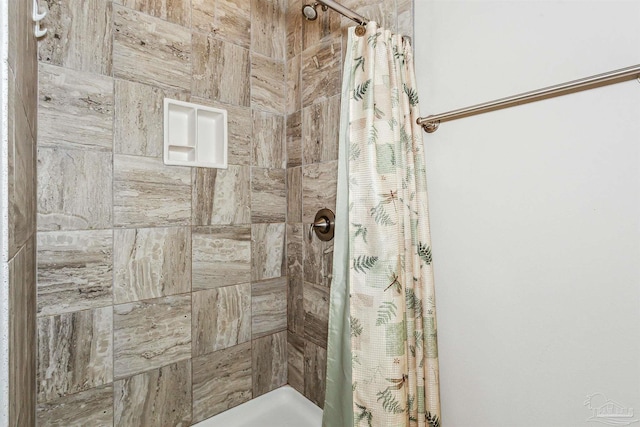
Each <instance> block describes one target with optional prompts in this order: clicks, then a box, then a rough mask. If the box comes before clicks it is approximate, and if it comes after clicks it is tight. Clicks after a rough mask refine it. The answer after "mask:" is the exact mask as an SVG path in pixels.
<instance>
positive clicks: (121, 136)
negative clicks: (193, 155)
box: [113, 79, 187, 157]
mask: <svg viewBox="0 0 640 427" xmlns="http://www.w3.org/2000/svg"><path fill="white" fill-rule="evenodd" d="M165 97H167V98H172V99H179V100H182V101H186V100H187V99H186V98H187V97H186V95H185V94H182V93H178V92H173V91H165V90H162V89H160V88H158V87H154V86H148V85H144V84H140V83H134V82H129V81H126V80H119V79H117V80H116V82H115V120H114V126H113V132H114V136H113V152H114V153H115V154H131V155H136V156H146V157H162V154H163V142H164V129H163V120H164V119H163V109H164V98H165Z"/></svg>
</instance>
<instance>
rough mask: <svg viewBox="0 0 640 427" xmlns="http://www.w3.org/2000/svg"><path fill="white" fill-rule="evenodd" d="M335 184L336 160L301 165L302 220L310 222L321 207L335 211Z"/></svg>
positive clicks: (336, 173) (336, 181)
mask: <svg viewBox="0 0 640 427" xmlns="http://www.w3.org/2000/svg"><path fill="white" fill-rule="evenodd" d="M337 185H338V162H337V161H332V162H327V163H320V164H311V165H306V166H303V168H302V222H304V223H305V224H311V223H312V222H313V220H314V218H315V216H316V212H318V211H319V210H320V209H322V208H329V209H331V210H332V211H334V212H335V209H336V193H337Z"/></svg>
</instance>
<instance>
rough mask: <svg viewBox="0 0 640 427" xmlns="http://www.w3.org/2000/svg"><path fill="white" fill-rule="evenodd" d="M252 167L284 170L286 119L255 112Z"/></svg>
mask: <svg viewBox="0 0 640 427" xmlns="http://www.w3.org/2000/svg"><path fill="white" fill-rule="evenodd" d="M252 116H253V162H252V166H258V167H265V168H284V166H285V153H284V147H285V145H284V144H285V123H284V117H283V116H280V115H276V114H271V113H266V112H262V111H253V115H252Z"/></svg>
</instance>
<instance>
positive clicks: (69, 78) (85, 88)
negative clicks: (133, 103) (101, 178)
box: [38, 64, 114, 152]
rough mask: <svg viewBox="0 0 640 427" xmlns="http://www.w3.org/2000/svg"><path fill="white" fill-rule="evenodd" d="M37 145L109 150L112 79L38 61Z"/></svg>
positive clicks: (111, 131) (110, 148) (111, 127)
mask: <svg viewBox="0 0 640 427" xmlns="http://www.w3.org/2000/svg"><path fill="white" fill-rule="evenodd" d="M38 99H39V101H38V146H39V147H59V148H79V149H89V150H92V151H96V150H97V151H108V152H111V150H112V146H113V110H114V98H113V79H111V78H110V77H105V76H100V75H96V74H90V73H86V72H81V71H74V70H70V69H66V68H60V67H55V66H53V65H48V64H40V70H39V96H38Z"/></svg>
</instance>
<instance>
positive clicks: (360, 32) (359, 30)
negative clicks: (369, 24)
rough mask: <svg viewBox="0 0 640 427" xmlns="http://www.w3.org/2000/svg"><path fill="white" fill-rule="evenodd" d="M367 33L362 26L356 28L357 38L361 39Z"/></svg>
mask: <svg viewBox="0 0 640 427" xmlns="http://www.w3.org/2000/svg"><path fill="white" fill-rule="evenodd" d="M366 33H367V29H366V28H365V26H364V25H358V26H357V27H356V36H358V37H362V36H364V35H365V34H366Z"/></svg>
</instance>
